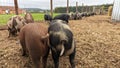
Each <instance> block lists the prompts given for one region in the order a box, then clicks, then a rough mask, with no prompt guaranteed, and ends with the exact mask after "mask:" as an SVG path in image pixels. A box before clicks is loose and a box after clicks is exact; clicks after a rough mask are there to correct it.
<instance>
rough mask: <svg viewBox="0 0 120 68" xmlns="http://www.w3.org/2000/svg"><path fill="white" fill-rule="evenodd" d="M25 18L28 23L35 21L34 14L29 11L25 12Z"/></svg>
mask: <svg viewBox="0 0 120 68" xmlns="http://www.w3.org/2000/svg"><path fill="white" fill-rule="evenodd" d="M24 19H25V21H26V23H33V22H34V19H33V16H32V15H31V13H29V12H27V13H26V14H25V16H24Z"/></svg>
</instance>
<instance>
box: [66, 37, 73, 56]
mask: <svg viewBox="0 0 120 68" xmlns="http://www.w3.org/2000/svg"><path fill="white" fill-rule="evenodd" d="M74 49H75V42H74V39H73V41H72V47H71V49H69V50H68V51H66V52H65V56H67V55H70V54H72V53H73V51H74Z"/></svg>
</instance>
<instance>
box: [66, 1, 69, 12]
mask: <svg viewBox="0 0 120 68" xmlns="http://www.w3.org/2000/svg"><path fill="white" fill-rule="evenodd" d="M66 13H69V0H67V11H66Z"/></svg>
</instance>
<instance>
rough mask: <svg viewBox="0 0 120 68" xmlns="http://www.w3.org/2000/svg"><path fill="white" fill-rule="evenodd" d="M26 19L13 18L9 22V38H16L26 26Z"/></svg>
mask: <svg viewBox="0 0 120 68" xmlns="http://www.w3.org/2000/svg"><path fill="white" fill-rule="evenodd" d="M25 24H26V23H25V19H24V18H23V17H21V16H18V15H16V16H12V17H11V18H10V19H9V20H8V22H7V26H8V32H9V36H8V37H10V36H16V35H17V32H19V31H20V29H21V28H22V27H23V26H24V25H25Z"/></svg>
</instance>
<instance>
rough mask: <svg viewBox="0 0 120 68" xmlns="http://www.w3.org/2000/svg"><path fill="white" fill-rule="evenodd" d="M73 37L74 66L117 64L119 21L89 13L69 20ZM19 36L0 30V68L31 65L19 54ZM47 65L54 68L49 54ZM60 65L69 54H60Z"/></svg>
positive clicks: (118, 67)
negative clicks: (10, 35)
mask: <svg viewBox="0 0 120 68" xmlns="http://www.w3.org/2000/svg"><path fill="white" fill-rule="evenodd" d="M69 25H70V27H71V29H72V31H73V33H74V37H75V40H76V48H77V51H76V57H75V64H76V68H120V23H112V22H111V21H110V17H108V16H104V15H103V16H100V15H98V16H91V17H87V18H83V19H82V20H76V21H70V23H69ZM17 41H18V37H13V38H8V31H7V30H1V31H0V68H33V64H32V62H31V61H30V59H29V58H28V57H23V56H21V46H20V44H17ZM47 68H53V61H52V58H51V54H50V55H49V58H48V63H47ZM60 68H70V64H69V60H68V57H61V58H60Z"/></svg>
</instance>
